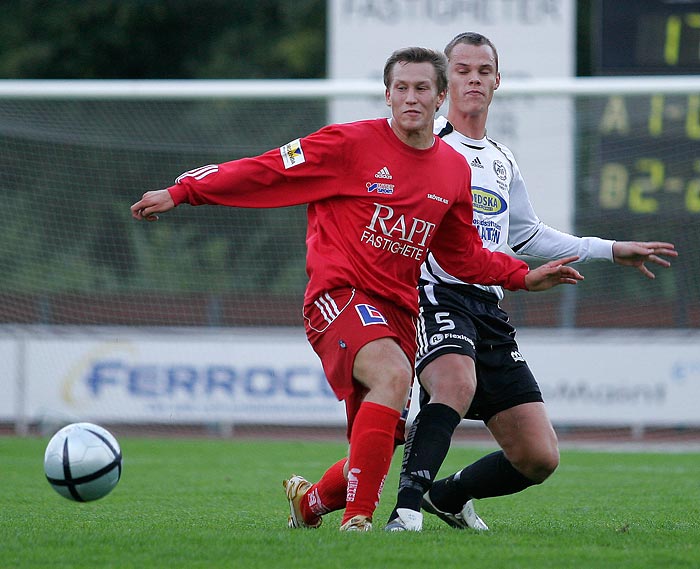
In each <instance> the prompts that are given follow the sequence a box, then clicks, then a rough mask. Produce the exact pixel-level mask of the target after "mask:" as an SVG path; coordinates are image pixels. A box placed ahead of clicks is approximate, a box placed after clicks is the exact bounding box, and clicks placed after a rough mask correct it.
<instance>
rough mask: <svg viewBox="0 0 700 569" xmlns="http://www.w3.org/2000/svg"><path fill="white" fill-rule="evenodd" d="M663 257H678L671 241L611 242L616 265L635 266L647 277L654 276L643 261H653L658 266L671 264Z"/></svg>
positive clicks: (651, 277)
mask: <svg viewBox="0 0 700 569" xmlns="http://www.w3.org/2000/svg"><path fill="white" fill-rule="evenodd" d="M659 255H663V256H664V257H678V251H676V246H675V245H674V244H673V243H664V242H662V241H615V243H613V261H614V262H615V263H617V264H618V265H624V266H627V267H637V270H638V271H639V272H640V273H642V274H643V275H644V276H645V277H647V278H649V279H654V278H656V275H654V273H652V272H651V271H650V270H649V269H648V268H647V267H646V265H645V264H644V263H647V262H648V263H655V264H657V265H659V266H660V267H664V268H668V267H670V266H671V263H669V262H668V261H667V260H666V259H662V258H661V257H659Z"/></svg>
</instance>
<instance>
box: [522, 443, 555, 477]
mask: <svg viewBox="0 0 700 569" xmlns="http://www.w3.org/2000/svg"><path fill="white" fill-rule="evenodd" d="M513 466H515V468H517V469H518V470H519V471H520V472H521V473H522V474H523V475H524V476H525V477H527V478H529V479H530V480H532V481H533V482H534V483H535V484H541V483H542V482H544V481H545V480H547V478H549V477H550V476H551V475H552V474H553V473H554V471H555V470H556V469H557V467H558V466H559V450H558V449H557V448H556V447H555V448H551V449H540V450H539V451H538V452H534V453H531V454H529V455H528V456H526V457H523V458H522V459H521V460H520V461H517V462H514V463H513Z"/></svg>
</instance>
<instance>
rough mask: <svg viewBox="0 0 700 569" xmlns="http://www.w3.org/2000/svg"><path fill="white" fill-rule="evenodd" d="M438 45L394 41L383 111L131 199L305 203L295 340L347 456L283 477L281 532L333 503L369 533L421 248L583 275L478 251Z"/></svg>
mask: <svg viewBox="0 0 700 569" xmlns="http://www.w3.org/2000/svg"><path fill="white" fill-rule="evenodd" d="M446 65H447V63H446V59H445V57H444V56H443V55H442V54H440V53H439V52H436V51H433V50H428V49H424V48H405V49H402V50H398V51H396V52H394V53H393V54H392V55H391V56H390V57H389V59H388V60H387V62H386V65H385V68H384V83H385V86H386V93H385V96H386V102H387V104H388V105H389V106H390V107H391V118H390V119H376V120H367V121H358V122H354V123H349V124H342V125H331V126H328V127H324V128H322V129H320V130H319V131H317V132H315V133H312V134H310V135H308V136H306V137H304V138H301V139H296V140H294V141H292V142H290V143H288V144H285V145H284V146H282V147H281V148H279V149H274V150H270V151H268V152H266V153H264V154H262V155H260V156H257V157H253V158H243V159H241V160H235V161H232V162H226V163H224V164H218V165H216V164H213V165H208V166H204V167H201V168H197V169H195V170H191V171H189V172H185V173H184V174H183V175H182V176H180V177H179V178H178V179H177V181H176V184H175V185H174V186H171V187H169V188H166V189H162V190H155V191H150V192H146V193H145V194H144V195H143V197H142V198H141V199H140V200H139V201H137V202H136V203H135V204H133V205H132V206H131V211H132V215H133V217H134V218H136V219H138V220H148V221H155V220H157V219H158V215H157V214H159V213H163V212H166V211H168V210H170V209H172V208H173V207H175V206H177V205H179V204H182V203H188V204H190V205H201V204H217V205H227V206H235V207H282V206H290V205H298V204H304V203H306V204H308V226H307V234H306V244H307V259H306V270H307V274H308V277H309V282H308V286H307V289H306V292H305V297H304V320H305V328H306V333H307V337H308V339H309V342H310V343H311V345H312V347H313V348H314V350H315V351H316V353H317V354H318V356H319V357H320V359H321V362H322V364H323V369H324V371H325V374H326V377H327V378H328V382H329V384H330V385H331V387H332V389H333V391H334V392H335V394H336V396H337V397H338V399H339V400H343V401H344V402H345V405H346V411H347V419H348V428H347V434H348V440H349V442H350V451H349V455H348V457H345V458H343V459H342V460H340V461H338V462H337V463H336V464H334V465H333V466H331V467H330V468H329V469H328V471H327V472H326V473H325V474H324V475H323V477H322V478H321V480H319V482H317V483H316V484H313V485H312V484H311V483H309V482H308V481H306V480H305V479H304V478H302V477H301V476H296V475H294V476H292V477H291V478H290V479H289V480H285V482H284V487H285V490H286V495H287V499H288V500H289V504H290V516H289V526H290V527H293V528H298V527H318V526H319V525H320V523H321V516H322V515H323V514H324V513H327V512H329V511H333V510H338V509H342V508H345V513H344V515H343V519H342V522H341V528H340V529H341V530H348V531H366V530H369V529H371V527H372V515H373V513H374V511H375V509H376V507H377V504H378V501H379V496H380V494H381V491H382V487H383V484H384V480H385V478H386V475H387V472H388V470H389V465H390V463H391V458H392V454H393V451H394V448H395V445H396V444H400V443H402V442H403V439H404V426H405V418H402V412H403V411H404V410H405V409H406V406H407V399H408V394H409V391H410V388H411V383H412V380H413V373H414V372H413V362H414V358H415V353H416V339H415V338H416V336H415V318H416V317H417V315H418V295H417V290H416V285H417V283H418V276H419V272H420V266H421V263H422V262H423V261H424V260H425V258H426V255H427V251H428V248H429V247H430V249H431V251H434V252H435V253H436V254H437V256H438V257H439V258H440V260H441V263H442V264H443V265H444V268H445V270H448V271H449V272H450V273H451V274H454V275H459V276H460V277H461V278H464V279H467V280H469V281H470V282H477V283H483V284H493V285H501V286H503V287H505V288H507V289H510V290H517V289H526V290H546V289H549V288H551V287H553V286H556V285H559V284H575V283H576V282H577V281H578V280H581V279H582V278H583V277H582V276H581V275H580V274H579V273H578V272H577V271H576V270H575V269H572V268H571V267H568V266H567V263H569V262H571V261H574V260H575V259H576V257H569V258H565V259H561V260H559V261H556V262H551V263H548V264H546V265H543V266H541V267H538V268H537V269H534V270H529V268H528V266H527V265H526V264H525V263H523V262H522V261H519V260H516V259H514V258H512V257H510V256H508V255H506V254H502V253H492V252H490V251H488V250H487V249H485V248H484V247H483V246H482V242H481V238H480V237H479V234H478V233H477V231H476V229H475V228H474V226H473V225H472V222H471V220H472V202H471V192H470V184H471V174H470V170H469V167H468V166H467V164H466V162H465V160H464V158H463V157H462V156H460V155H459V154H458V153H456V152H455V151H454V150H453V149H452V148H450V147H449V145H447V144H445V143H444V142H442V141H441V140H440V139H439V138H438V137H436V136H434V135H433V119H434V116H435V112H436V110H437V109H438V108H439V107H440V105H441V104H442V103H443V101H444V100H445V96H446V90H447V75H446Z"/></svg>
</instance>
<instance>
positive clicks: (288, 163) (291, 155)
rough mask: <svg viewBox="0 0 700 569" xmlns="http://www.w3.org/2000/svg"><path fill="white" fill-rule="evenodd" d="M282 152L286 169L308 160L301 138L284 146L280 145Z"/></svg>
mask: <svg viewBox="0 0 700 569" xmlns="http://www.w3.org/2000/svg"><path fill="white" fill-rule="evenodd" d="M280 154H281V155H282V162H284V169H285V170H288V169H289V168H291V167H292V166H298V165H299V164H303V163H304V162H306V158H304V151H303V150H302V148H301V140H300V139H298V138H297V139H296V140H292V141H291V142H288V143H287V144H285V145H284V146H280Z"/></svg>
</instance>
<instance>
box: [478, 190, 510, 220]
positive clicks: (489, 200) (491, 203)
mask: <svg viewBox="0 0 700 569" xmlns="http://www.w3.org/2000/svg"><path fill="white" fill-rule="evenodd" d="M472 203H473V207H474V211H475V212H477V213H481V214H483V215H499V214H501V213H503V212H504V211H505V210H506V208H507V207H508V203H507V202H506V200H504V199H503V197H501V196H500V195H498V194H497V193H496V192H494V191H493V190H487V189H486V188H480V187H479V186H472Z"/></svg>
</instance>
